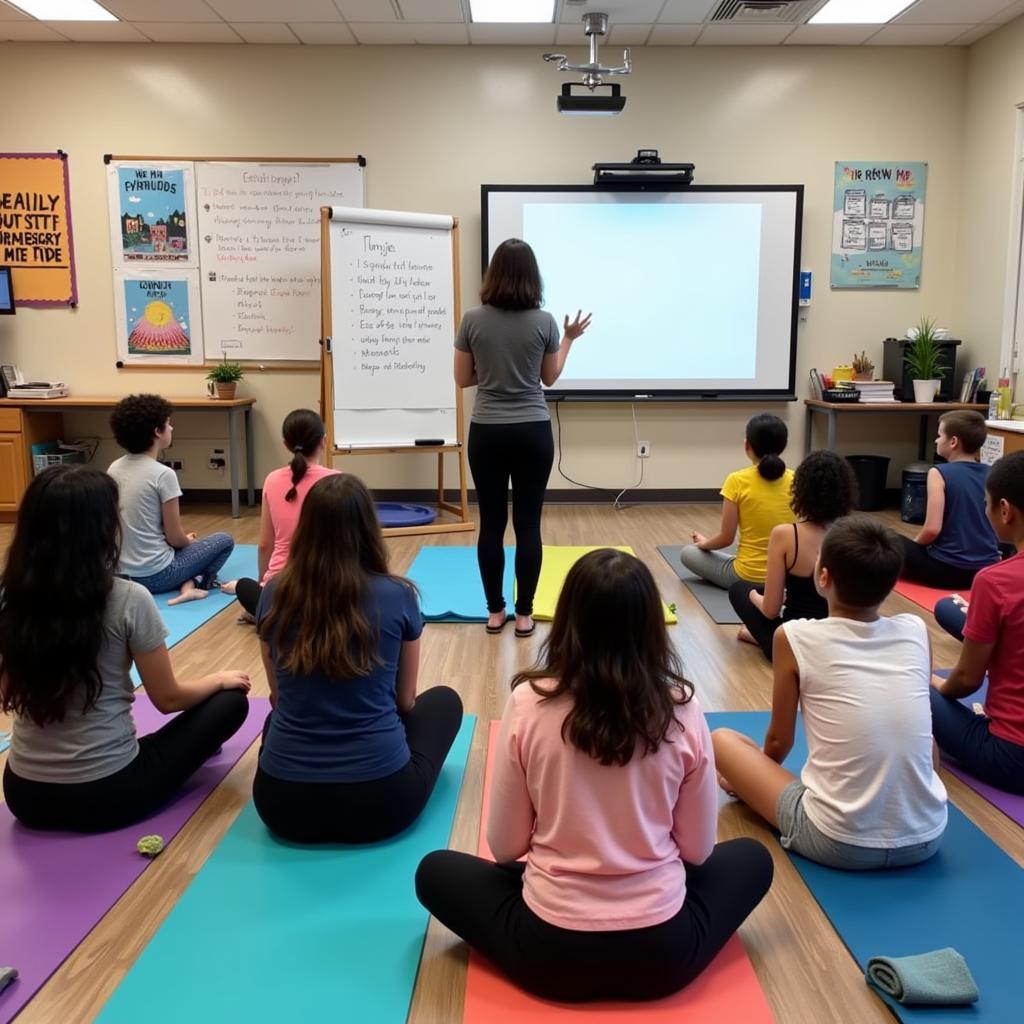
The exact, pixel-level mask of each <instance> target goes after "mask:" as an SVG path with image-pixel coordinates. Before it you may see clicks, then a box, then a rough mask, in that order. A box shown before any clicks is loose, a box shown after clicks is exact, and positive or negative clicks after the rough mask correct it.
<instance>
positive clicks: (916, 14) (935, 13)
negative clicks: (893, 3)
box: [893, 0, 1009, 25]
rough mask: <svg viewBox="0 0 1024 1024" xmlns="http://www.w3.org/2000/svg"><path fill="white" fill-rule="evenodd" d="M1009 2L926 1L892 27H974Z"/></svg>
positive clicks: (1001, 0) (993, 15)
mask: <svg viewBox="0 0 1024 1024" xmlns="http://www.w3.org/2000/svg"><path fill="white" fill-rule="evenodd" d="M1008 2H1009V0H926V2H925V3H922V4H915V5H914V6H913V7H911V8H910V10H908V11H905V12H904V13H903V14H901V15H900V16H899V17H898V18H896V19H895V21H893V24H894V25H976V24H977V23H978V22H979V21H984V20H985V19H986V18H992V17H995V16H996V15H997V14H999V12H1000V11H1004V10H1005V9H1006V6H1007V4H1008Z"/></svg>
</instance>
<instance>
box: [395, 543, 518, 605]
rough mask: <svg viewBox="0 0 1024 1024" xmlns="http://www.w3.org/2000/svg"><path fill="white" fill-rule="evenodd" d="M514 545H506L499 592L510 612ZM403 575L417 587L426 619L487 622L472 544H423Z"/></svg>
mask: <svg viewBox="0 0 1024 1024" xmlns="http://www.w3.org/2000/svg"><path fill="white" fill-rule="evenodd" d="M515 556H516V549H515V548H505V576H504V579H503V581H502V593H503V594H504V595H505V607H506V609H507V610H508V613H509V616H511V615H512V614H513V606H514V605H515V600H514V597H513V581H514V579H515ZM406 576H408V578H409V579H411V580H412V581H413V583H415V584H416V586H417V587H419V590H420V607H421V608H422V610H423V618H424V619H425V620H426V621H427V622H486V621H487V598H485V597H484V588H483V584H482V583H481V582H480V569H479V567H478V565H477V561H476V548H475V547H465V546H463V547H438V546H431V547H424V548H420V551H419V554H417V555H416V557H415V558H414V559H413V562H412V565H410V566H409V569H408V571H407V572H406Z"/></svg>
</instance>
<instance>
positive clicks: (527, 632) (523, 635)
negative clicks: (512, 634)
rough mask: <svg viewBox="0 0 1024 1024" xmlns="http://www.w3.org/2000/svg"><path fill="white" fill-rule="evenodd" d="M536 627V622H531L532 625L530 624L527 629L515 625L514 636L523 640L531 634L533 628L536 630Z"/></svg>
mask: <svg viewBox="0 0 1024 1024" xmlns="http://www.w3.org/2000/svg"><path fill="white" fill-rule="evenodd" d="M536 628H537V623H536V622H535V623H533V625H531V626H530V628H529V629H520V628H519V627H518V626H517V627H516V636H517V637H519V639H520V640H525V639H526V638H527V637H528V636H533V633H534V630H536Z"/></svg>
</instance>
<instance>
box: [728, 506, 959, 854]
mask: <svg viewBox="0 0 1024 1024" xmlns="http://www.w3.org/2000/svg"><path fill="white" fill-rule="evenodd" d="M901 561H902V551H901V545H900V538H899V537H898V536H897V535H896V534H895V533H894V532H893V531H892V530H889V529H887V528H886V527H884V526H882V525H881V524H879V523H878V522H876V521H874V520H872V519H867V518H846V519H840V520H839V521H838V522H836V523H835V524H834V525H833V526H832V528H831V529H830V530H829V531H828V533H827V534H826V535H825V540H824V542H823V543H822V545H821V554H820V555H819V556H818V565H817V567H816V569H815V574H816V580H817V585H818V588H819V590H820V591H821V593H822V595H823V596H824V597H825V599H826V600H827V601H828V609H829V617H828V618H827V619H804V620H798V621H793V622H786V623H784V624H783V625H782V626H780V627H779V629H778V631H777V632H776V634H775V649H774V659H773V665H774V672H775V685H774V690H773V692H772V717H771V723H770V724H769V726H768V732H767V734H766V736H765V740H764V750H763V751H762V750H761V749H760V748H759V747H758V746H757V744H755V743H754V742H753V741H752V740H750V739H748V738H747V737H746V736H743V735H742V734H740V733H738V732H734V731H733V730H731V729H716V730H715V732H714V733H713V735H712V741H713V743H714V748H715V760H716V762H717V764H718V771H719V776H720V783H721V786H722V788H723V789H725V790H726V792H729V793H732V794H734V795H736V796H737V797H739V799H740V800H742V801H743V802H744V803H746V804H748V805H749V806H750V808H751V809H752V810H754V811H756V812H757V813H758V814H759V815H761V817H762V818H764V819H766V820H767V821H768V822H770V823H771V824H772V825H774V826H775V827H776V828H777V829H778V830H779V831H780V832H781V833H782V836H781V842H782V845H783V846H784V847H786V848H787V849H789V850H792V851H793V852H794V853H799V854H801V855H802V856H804V857H807V858H808V859H810V860H814V861H817V862H818V863H820V864H824V865H825V866H826V867H833V868H843V869H846V870H851V871H855V870H864V869H870V868H891V867H903V866H907V865H910V864H918V863H920V862H921V861H924V860H927V859H928V858H929V857H931V856H932V854H934V853H935V852H936V850H937V849H938V847H939V843H940V841H941V838H942V834H943V832H944V831H945V828H946V790H945V788H944V787H943V785H942V782H941V780H940V779H939V776H938V774H937V773H936V771H935V766H934V764H933V752H932V740H931V729H930V722H931V714H930V710H929V706H928V699H929V698H928V694H929V686H928V682H929V679H930V677H931V652H930V650H929V646H928V633H927V630H926V628H925V624H924V622H923V621H922V620H921V619H920V618H918V616H916V615H894V616H892V617H891V618H885V617H883V616H880V615H879V614H878V606H879V605H880V604H881V603H882V601H884V600H885V598H886V597H887V596H888V594H889V592H890V591H891V590H892V587H893V584H894V583H895V582H896V580H897V578H898V576H899V571H900V563H901ZM798 706H799V708H800V709H801V711H802V712H803V720H804V730H805V732H806V735H807V751H808V753H807V763H806V764H805V765H804V767H803V770H802V771H801V773H800V777H799V779H798V778H797V777H796V776H795V775H793V774H792V773H791V772H789V771H787V770H786V769H785V768H783V767H782V762H783V761H784V760H785V758H786V755H787V754H788V753H789V752H790V750H791V749H792V747H793V739H794V733H795V730H796V719H797V707H798Z"/></svg>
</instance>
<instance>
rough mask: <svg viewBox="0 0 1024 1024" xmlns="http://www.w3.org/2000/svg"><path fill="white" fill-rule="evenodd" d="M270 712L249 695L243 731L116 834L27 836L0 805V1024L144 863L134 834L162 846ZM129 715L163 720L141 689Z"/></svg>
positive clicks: (155, 723)
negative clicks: (154, 809) (13, 976)
mask: <svg viewBox="0 0 1024 1024" xmlns="http://www.w3.org/2000/svg"><path fill="white" fill-rule="evenodd" d="M269 710H270V702H269V701H268V700H266V699H265V698H253V699H252V700H251V701H250V708H249V717H248V718H247V719H246V720H245V723H244V724H243V725H242V728H241V729H239V730H238V732H237V733H236V734H235V735H234V736H232V737H231V739H230V740H228V742H227V743H225V744H224V748H223V750H222V751H221V752H220V753H219V754H218V755H217V756H216V757H214V758H211V759H210V760H209V761H207V762H206V764H205V765H203V767H202V768H200V769H199V771H198V772H196V774H195V775H193V776H192V778H191V779H190V780H189V781H188V782H187V783H186V784H185V786H184V787H183V788H182V789H181V791H180V792H179V794H178V797H177V799H176V800H175V801H174V803H172V804H170V805H169V806H168V807H166V808H164V810H162V811H159V812H158V813H156V814H154V815H153V816H152V817H150V818H147V819H145V820H144V821H140V822H139V823H138V824H136V825H131V826H129V827H128V828H123V829H121V830H120V831H118V832H108V833H106V834H104V835H95V836H92V835H90V836H83V835H76V834H71V833H67V832H33V831H31V830H30V829H27V828H23V827H22V826H21V825H19V824H18V823H17V822H16V821H15V820H14V818H13V817H12V815H11V813H10V811H8V810H7V806H6V805H0V878H2V879H3V881H4V895H3V898H2V899H0V964H2V965H3V966H4V967H16V968H17V969H18V975H19V977H18V980H17V981H16V982H14V984H13V985H11V986H10V987H9V988H7V989H5V990H4V991H3V992H2V993H0V1024H6V1022H7V1021H9V1020H11V1019H12V1018H13V1017H14V1016H15V1015H16V1014H17V1013H18V1012H19V1011H20V1010H21V1009H22V1008H23V1007H24V1005H25V1004H26V1003H27V1002H28V1001H29V1000H30V999H31V998H32V996H34V995H35V994H36V992H37V991H38V989H39V988H40V986H41V985H42V984H43V983H44V982H45V981H46V979H47V978H49V976H50V975H51V974H52V973H53V972H54V971H55V970H56V969H57V968H58V967H59V966H60V965H61V964H62V963H63V962H64V960H65V959H66V958H67V957H68V955H69V954H70V953H71V952H72V951H73V950H74V949H75V947H76V946H78V944H79V943H80V942H81V941H82V940H83V939H84V938H85V937H86V935H88V934H89V932H90V931H92V929H93V928H94V927H95V926H96V924H97V923H98V922H99V920H100V919H101V918H102V917H103V916H104V915H105V914H106V913H107V911H108V910H110V908H111V907H112V906H113V905H114V904H115V903H116V902H117V901H118V900H119V899H120V898H121V896H122V895H123V894H124V893H125V892H126V891H127V889H128V887H129V886H130V885H131V884H132V882H134V881H135V879H136V878H138V877H139V875H141V874H142V872H143V871H145V870H146V868H147V867H148V866H149V864H150V860H149V859H148V858H146V857H143V856H142V854H140V853H139V852H138V851H137V850H136V849H135V844H136V843H137V842H138V840H139V838H140V836H144V835H150V834H153V833H155V834H157V835H161V836H163V837H164V842H165V843H169V842H170V840H171V839H172V838H173V837H174V836H176V835H177V834H178V832H179V831H180V830H181V828H182V826H183V825H184V824H185V822H187V821H188V819H189V818H191V817H192V815H193V814H194V813H195V812H196V810H197V809H198V807H199V805H200V804H201V803H202V802H203V801H204V800H205V799H206V798H207V797H208V796H209V795H210V793H211V792H213V790H214V788H215V787H216V786H217V784H218V783H219V782H220V781H221V780H222V779H223V778H224V776H225V775H227V773H228V772H229V771H230V770H231V768H232V767H233V766H234V764H235V762H236V761H237V760H238V759H239V758H240V757H241V756H242V754H244V753H245V751H246V750H247V749H248V748H249V746H250V745H251V744H252V742H253V740H254V739H256V737H257V736H259V734H260V730H261V729H262V728H263V721H264V719H265V718H266V716H267V712H268V711H269ZM133 713H134V715H135V724H136V728H137V730H138V732H139V735H145V734H146V733H150V732H153V731H155V730H156V729H157V728H159V727H160V726H161V725H163V724H164V723H165V722H166V721H167V716H165V715H162V714H160V712H159V711H157V710H156V708H154V707H153V705H152V703H151V702H150V701H149V698H148V697H146V696H145V694H143V693H141V692H140V693H139V694H138V695H137V696H136V700H135V705H134V708H133Z"/></svg>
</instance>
